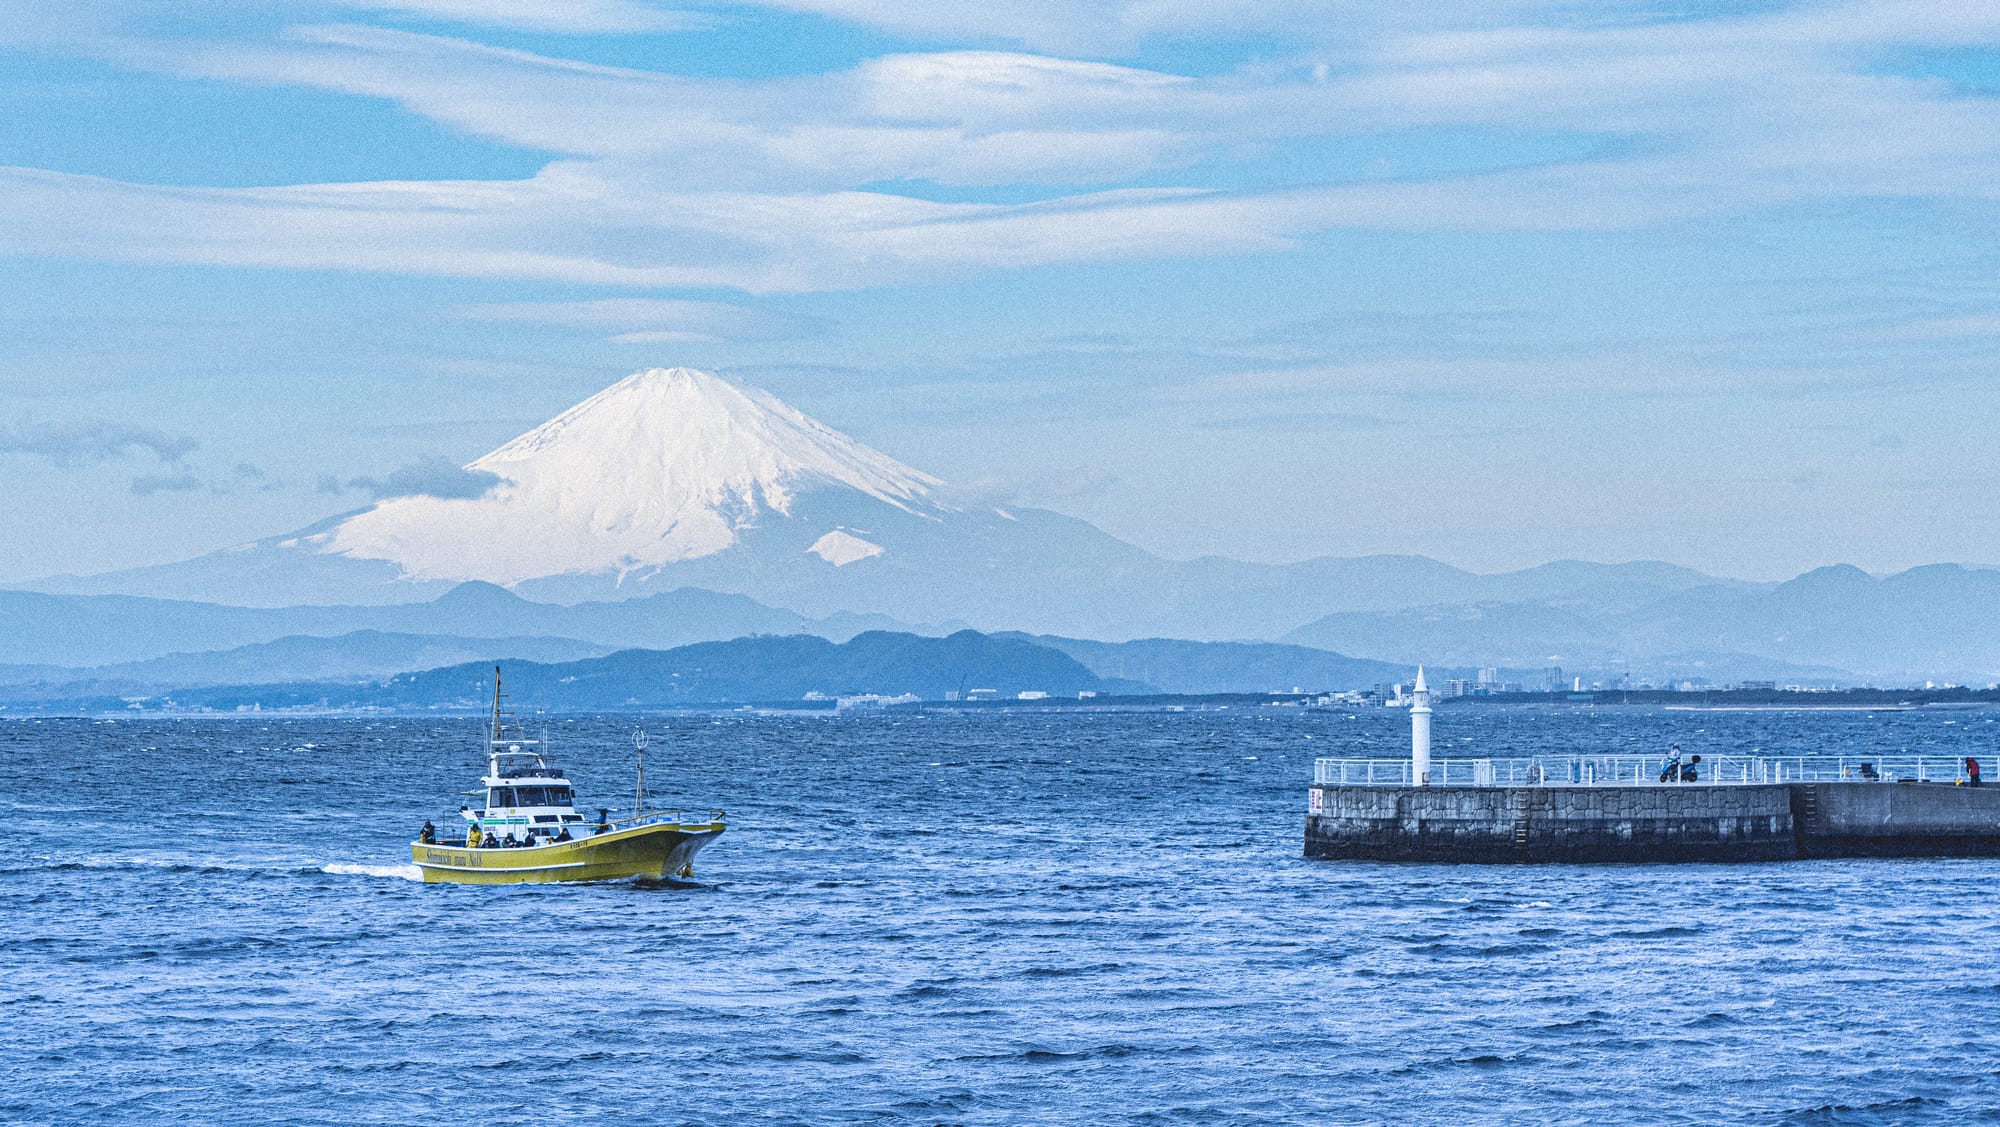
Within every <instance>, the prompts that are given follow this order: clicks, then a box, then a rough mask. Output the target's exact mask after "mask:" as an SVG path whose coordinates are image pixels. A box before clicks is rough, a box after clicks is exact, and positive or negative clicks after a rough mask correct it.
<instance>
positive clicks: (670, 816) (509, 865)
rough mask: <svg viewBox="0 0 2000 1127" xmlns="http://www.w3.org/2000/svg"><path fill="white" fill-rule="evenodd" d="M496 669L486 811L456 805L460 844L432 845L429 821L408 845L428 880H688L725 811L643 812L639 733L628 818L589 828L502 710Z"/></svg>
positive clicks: (568, 792)
mask: <svg viewBox="0 0 2000 1127" xmlns="http://www.w3.org/2000/svg"><path fill="white" fill-rule="evenodd" d="M503 700H504V696H503V694H502V692H501V689H500V670H499V669H498V668H495V669H494V670H493V716H492V721H491V724H490V726H489V727H488V729H487V738H486V774H485V776H484V777H483V778H481V779H480V783H481V785H482V788H483V789H482V791H481V794H482V795H483V797H484V799H485V805H484V806H483V807H482V808H480V809H477V810H475V809H472V808H471V807H469V806H461V807H459V808H458V812H459V816H460V817H461V818H462V819H463V820H464V822H465V829H464V837H463V839H462V844H457V845H454V844H452V843H451V842H449V841H441V840H439V839H438V835H437V831H436V830H435V828H434V827H432V826H431V824H430V823H429V822H426V823H424V832H423V833H422V834H420V835H419V836H418V838H417V840H416V841H413V842H411V843H410V859H411V860H412V861H415V862H416V864H417V868H418V869H419V870H420V871H422V873H423V875H424V880H425V881H427V882H432V883H438V882H450V883H453V884H533V883H539V882H544V881H581V880H619V879H622V878H627V877H652V878H655V879H658V878H661V877H668V876H676V877H691V876H693V875H694V855H695V854H696V853H698V852H700V851H701V848H702V846H705V845H707V844H708V843H709V842H711V841H714V840H715V839H716V838H718V837H720V836H722V831H723V828H724V822H723V814H722V811H720V810H710V811H707V812H706V813H704V814H702V815H700V816H698V817H696V818H694V819H692V820H690V819H689V818H688V817H686V816H684V815H683V814H682V812H681V811H678V810H656V811H651V812H648V811H646V810H645V794H646V784H645V759H644V755H645V737H644V734H643V733H638V734H637V735H636V740H635V742H636V744H637V746H638V749H639V754H640V757H641V758H640V768H639V781H638V785H637V787H636V788H635V790H636V796H635V799H634V808H635V810H636V811H637V813H635V815H634V816H633V817H631V818H627V819H624V820H622V821H615V822H614V821H612V820H611V819H610V816H609V814H610V812H609V810H600V811H599V812H598V817H597V821H596V822H595V823H594V824H586V821H585V819H584V817H583V815H581V814H578V813H577V812H576V807H575V790H574V788H573V787H571V785H570V781H569V779H568V778H567V777H566V776H564V774H563V772H562V771H560V770H558V769H557V768H556V766H555V764H553V763H552V762H550V760H549V756H548V751H547V748H546V747H545V746H544V744H543V742H542V741H540V740H534V739H529V738H527V734H526V733H525V732H523V731H522V730H521V728H520V725H519V724H517V723H515V722H514V720H513V717H512V716H511V715H510V714H509V713H508V712H507V711H506V710H505V709H504V707H503V704H502V702H503Z"/></svg>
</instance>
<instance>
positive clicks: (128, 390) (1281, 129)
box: [0, 0, 2000, 581]
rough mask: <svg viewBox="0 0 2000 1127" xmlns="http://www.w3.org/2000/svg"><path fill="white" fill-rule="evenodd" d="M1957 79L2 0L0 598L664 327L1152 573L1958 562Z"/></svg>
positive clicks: (1759, 51) (673, 345) (1985, 183)
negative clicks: (1183, 560) (17, 586)
mask: <svg viewBox="0 0 2000 1127" xmlns="http://www.w3.org/2000/svg"><path fill="white" fill-rule="evenodd" d="M1406 8H1407V9H1416V10H1411V11H1405V10H1404V9H1406ZM1996 98H2000V8H1995V7H1993V6H1992V5H1989V4H1983V3H1970V2H1958V3H1955V2H1951V0H1930V2H1927V3H1903V2H1886V0H1876V2H1865V0H1856V2H1849V3H1810V4H1787V3H1731V4H1695V3H1637V2H1634V3H1616V2H1610V3H1596V4H1577V3H1531V2H1527V0H1491V2H1487V3H1476V4H1475V3H1455V2H1452V0H1440V2H1439V3H1434V4H1428V5H1383V4H1379V3H1360V2H1348V0H1318V2H1314V0H1282V2H1281V0H1269V2H1267V0H1199V2H1197V0H1120V2H1084V0H1021V2H1018V3H1014V4H1008V5H977V6H970V5H968V6H964V7H963V8H962V9H960V10H953V8H952V7H951V6H946V5H939V4H935V3H921V2H916V0H772V2H768V3H761V4H742V5H732V4H693V5H682V6H675V5H670V4H666V3H657V4H656V3H651V2H645V0H581V2H577V3H568V4H549V3H541V2H537V0H350V2H329V3H286V2H280V0H232V2H229V3H223V2H221V0H177V2H174V3H165V2H159V3H133V2H130V0H118V2H112V0H62V2H54V0H14V3H12V4H10V5H9V15H8V18H7V20H6V21H4V22H0V166H4V167H0V270H4V272H5V273H4V277H5V279H6V285H5V288H4V293H5V295H6V300H5V301H4V302H0V389H3V390H0V394H4V397H5V400H4V401H5V403H6V404H7V406H8V410H7V412H6V417H5V418H4V419H0V475H4V481H5V482H6V486H7V488H6V491H5V494H6V497H7V500H8V504H7V505H6V506H4V511H0V581H5V580H10V579H11V580H22V579H28V578H32V577H35V576H40V575H44V574H48V573H52V572H62V571H98V570H106V569H110V568H115V567H124V566H132V565H136V564H141V563H149V562H163V561H167V560H172V559H180V558H185V557H188V556H192V555H196V554H199V553H201V552H203V551H207V550H210V549H213V548H217V547H221V546H225V545H228V544H231V543H235V542H239V541H242V540H246V539H250V538H253V537H257V536H263V535H269V534H273V533H277V532H282V531H286V530H288V529H291V528H295V527H298V526H301V525H304V524H306V523H309V522H311V521H314V520H317V519H320V518H322V517H325V516H327V515H330V514H332V513H335V512H339V511H343V510H346V509H351V508H354V507H357V506H359V505H361V504H364V503H365V502H366V500H367V498H368V493H367V491H366V490H365V488H361V487H358V486H352V487H351V486H348V485H345V484H340V483H351V482H355V481H356V480H357V479H368V480H373V481H378V482H379V481H382V480H390V479H392V477H393V475H394V474H396V473H398V472H418V471H421V470H422V469H423V468H424V467H435V466H436V465H438V464H439V460H440V459H444V460H448V461H450V462H461V463H462V462H465V461H469V460H471V459H472V458H474V457H476V456H478V455H479V454H481V453H484V452H485V451H486V450H488V449H490V448H491V447H493V446H495V445H497V444H498V443H500V442H501V441H504V440H505V439H507V438H508V437H511V436H512V435H513V434H515V433H517V432H519V431H520V430H522V429H525V428H526V427H528V426H530V425H532V424H534V423H536V422H538V421H540V420H541V419H543V418H545V417H547V416H549V415H551V414H553V413H555V412H556V411H558V410H560V409H561V408H563V407H565V406H567V405H568V404H570V403H572V402H574V401H575V400H577V399H580V398H582V397H584V396H586V395H588V394H590V393H592V392H593V391H595V390H597V389H598V388H600V387H602V386H604V385H606V384H609V383H611V382H612V381H614V380H616V379H617V378H619V377H621V376H623V375H625V374H626V373H628V372H630V371H633V370H635V369H638V368H641V367H648V366H668V365H676V364H686V365H693V366H699V367H707V368H712V369H715V370H720V371H723V372H725V373H727V374H730V375H732V376H734V377H736V378H739V379H741V380H744V381H746V382H750V383H754V384H758V385H761V386H765V387H768V388H770V389H771V390H772V391H774V392H776V393H777V394H779V395H780V396H782V397H784V398H786V399H788V400H790V401H791V402H793V403H795V404H796V405H798V406H799V407H801V408H802V409H804V410H806V411H807V412H809V413H811V414H814V415H817V416H818V417H820V418H822V419H823V420H824V421H826V422H828V423H830V424H832V425H834V426H836V427H839V428H841V429H843V430H846V431H848V432H849V433H852V434H854V435H855V436H857V437H859V438H861V439H863V440H864V441H867V442H869V443H871V444H873V445H875V446H877V447H879V448H881V449H882V450H884V451H885V452H887V453H889V454H892V455H894V456H896V457H898V458H901V459H902V460H904V461H907V462H909V463H911V464H913V465H916V466H918V467H919V468H922V469H925V470H928V471H930V472H932V473H936V474H938V475H940V476H942V477H944V478H945V479H947V480H948V481H950V482H952V483H954V485H955V487H956V488H957V489H958V490H959V491H960V492H961V493H962V494H964V495H966V496H977V497H991V498H999V499H1005V500H1006V501H1008V502H1010V503H1015V504H1040V505H1044V506H1047V507H1050V508H1055V509H1058V510H1061V511H1064V512H1068V513H1072V514H1074V515H1077V516H1081V517H1084V518H1086V519H1089V520H1091V521H1094V522H1096V523H1098V524H1099V525H1101V526H1102V527H1104V528H1106V529H1107V530H1109V531H1111V532H1113V533H1116V534H1118V535H1120V536H1124V537H1126V538H1128V539H1131V540H1133V541H1135V542H1137V543H1139V544H1142V545H1144V546H1146V547H1148V548H1152V549H1154V550H1156V551H1160V552H1163V553H1166V554H1170V555H1175V556H1191V555H1199V554H1211V553H1213V554H1225V555H1233V556H1237V557H1240V558H1246V559H1259V560H1273V561H1282V560H1291V559H1299V558H1304V557H1308V556H1314V555H1355V554H1362V553H1369V552H1383V551H1395V552H1403V551H1407V552H1421V553H1425V554H1430V555H1434V556H1437V557H1439V558H1442V559H1445V560H1448V561H1450V562H1453V563H1458V564H1461V565H1464V566H1468V567H1472V568H1475V569H1479V570H1500V569H1505V568H1513V567H1520V566H1527V565H1532V564H1535V563H1539V562H1543V561H1546V560H1549V559H1555V558H1564V557H1574V558H1589V559H1600V560H1625V559H1640V558H1658V559H1667V560H1671V561H1675V562H1679V563H1685V564H1690V565H1693V566H1697V567H1702V568H1705V569H1708V570H1712V571H1717V572H1721V573H1725V574H1731V575H1740V576H1746V577H1757V578H1766V577H1779V576H1788V575H1790V574H1793V573H1795V572H1797V571H1800V570H1803V569H1805V568H1809V567H1813V566H1817V565H1820V564H1825V563H1831V562H1852V563H1856V564H1860V565H1861V566H1863V567H1866V568H1869V569H1871V570H1875V571H1886V570H1894V569H1899V568H1902V567H1907V566H1911V565H1914V564H1918V563H1924V562H1931V561H1937V560H1957V561H1963V562H1974V563H1994V562H2000V519H1996V506H1995V504H1994V502H1993V500H1992V498H1993V497H1994V495H1995V493H1996V491H2000V454H1996V453H1995V451H1994V442H1993V439H1992V436H1993V435H1994V434H1996V433H2000V425H1996V424H2000V395H1996V392H1995V390H1994V379H1993V358H1994V356H1995V355H1996V348H1995V345H1996V343H2000V269H1996V267H2000V206H1996V203H2000V103H1996V101H1995V99H1996ZM329 481H330V482H332V483H336V484H335V485H334V486H333V487H332V488H329V486H328V484H327V483H328V482H329Z"/></svg>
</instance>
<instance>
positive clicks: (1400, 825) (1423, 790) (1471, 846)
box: [1306, 786, 1797, 863]
mask: <svg viewBox="0 0 2000 1127" xmlns="http://www.w3.org/2000/svg"><path fill="white" fill-rule="evenodd" d="M1314 790H1315V791H1316V792H1317V793H1318V796H1319V800H1318V811H1317V812H1316V813H1314V814H1312V815H1311V816H1309V817H1308V818H1307V819H1306V856H1308V857H1326V858H1352V859H1366V860H1378V861H1477V862H1498V863H1505V862H1526V861H1769V860H1781V859H1785V858H1790V857H1793V856H1796V855H1797V846H1796V844H1795V843H1794V841H1793V835H1792V806H1791V795H1790V790H1789V788H1787V787H1785V786H1734V787H1704V786H1690V787H1666V786H1662V787H1561V786H1550V787H1539V786H1538V787H1504V786H1503V787H1341V786H1321V787H1315V788H1314Z"/></svg>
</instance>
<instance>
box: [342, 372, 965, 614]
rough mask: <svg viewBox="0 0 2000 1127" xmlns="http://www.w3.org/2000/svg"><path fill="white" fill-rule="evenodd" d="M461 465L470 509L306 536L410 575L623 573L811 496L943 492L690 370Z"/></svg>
mask: <svg viewBox="0 0 2000 1127" xmlns="http://www.w3.org/2000/svg"><path fill="white" fill-rule="evenodd" d="M466 468H467V469H470V470H476V471H484V472H487V473H491V474H494V475H496V476H497V477H498V478H499V479H500V482H499V484H498V485H496V486H494V488H492V489H491V490H489V491H488V492H487V493H486V494H485V495H484V496H481V497H477V498H472V499H462V498H441V497H429V496H415V497H397V498H393V499H390V500H386V501H383V502H381V503H380V504H378V505H376V506H375V507H374V508H373V509H370V510H368V511H366V512H363V513H360V514H357V515H356V516H354V517H351V518H349V519H348V520H346V521H344V522H342V523H341V524H340V525H338V526H337V527H335V528H334V529H332V530H330V531H329V532H327V533H325V534H324V535H323V536H322V537H320V538H318V540H319V542H320V543H321V544H322V545H323V546H324V550H327V551H331V552H335V553H339V554H342V555H346V556H349V557H352V558H356V559H375V560H387V561H389V562H392V563H394V564H397V565H398V566H399V567H400V568H401V569H402V571H403V573H404V574H405V575H406V576H407V577H409V578H414V579H483V580H487V581H490V582H494V583H500V584H512V583H517V582H520V581H522V580H525V579H531V578H539V577H544V576H551V575H565V574H576V573H595V572H607V571H609V572H616V573H619V574H624V573H628V572H632V571H636V570H644V569H648V568H655V567H659V566H663V565H666V564H672V563H677V562H681V561H684V560H691V559H697V558H700V557H702V556H707V555H712V554H714V553H716V552H720V551H722V550H724V549H726V548H728V547H729V546H730V545H732V544H734V543H735V542H736V540H737V536H738V533H739V532H740V531H742V530H744V529H747V528H749V527H751V526H753V525H755V524H756V523H757V522H758V520H759V519H760V518H767V517H768V516H769V515H770V514H776V515H778V516H781V517H782V516H784V515H786V514H789V513H790V512H791V511H792V508H793V505H794V503H795V501H796V499H797V498H798V497H799V496H801V495H802V494H805V493H808V492H814V491H818V490H823V489H840V490H847V491H851V492H855V493H860V494H863V495H865V496H867V497H870V498H873V499H874V500H875V501H878V502H881V503H883V504H887V505H892V506H894V507H896V508H898V509H901V510H903V511H905V512H909V513H916V514H920V515H921V514H928V513H931V512H934V511H936V510H937V509H938V506H937V505H936V504H935V503H934V502H933V501H932V500H931V493H932V491H933V490H935V489H936V488H937V487H938V485H939V484H940V483H939V481H938V480H937V479H936V478H933V477H931V476H930V475H928V474H925V473H922V472H920V471H918V470H914V469H911V468H910V467H908V466H905V465H903V464H902V463H900V462H898V461H896V460H895V459H893V458H890V457H888V456H887V455H884V454H881V453H879V452H877V451H875V450H871V449H869V448H868V447H866V446H864V445H862V444H861V443H859V442H856V441H854V440H853V439H851V438H849V437H847V436H846V435H844V434H841V433H840V432H839V431H836V430H834V429H832V428H831V427H828V426H826V425H824V424H822V423H820V422H818V421H816V420H814V419H811V418H808V417H807V416H806V415H804V414H802V413H801V412H799V411H797V410H795V409H793V408H792V407H789V406H787V405H786V404H784V403H783V402H781V401H779V400H778V399H777V398H776V397H775V396H772V395H771V394H769V393H768V392H764V391H760V390H757V389H754V388H747V387H743V386H741V385H738V384H735V383H732V382H730V381H728V380H725V379H723V378H722V377H720V376H716V375H713V374H710V373H708V372H702V371H696V370H695V369H692V368H653V369H648V370H646V371H643V372H637V373H634V374H633V375H631V376H628V377H626V378H625V379H623V380H620V381H619V382H617V383H615V384H613V385H611V386H610V387H608V388H605V389H604V390H603V391H601V392H598V393H597V394H596V395H593V396H591V397H590V398H589V399H586V400H584V401H583V402H581V403H579V404H577V405H576V406H574V407H571V408H570V409H569V410H567V411H564V412H563V413H562V414H560V415H557V416H556V417H555V418H553V419H550V420H549V421H548V422H546V423H543V424H542V425H541V426H538V427H536V428H535V429H533V430H531V431H529V432H528V433H526V434H523V435H521V436H520V437H519V438H516V439H514V440H513V441H511V442H508V443H506V444H505V445H503V446H501V447H500V448H499V449H497V450H494V451H493V452H492V453H490V454H487V455H486V456H484V457H482V458H480V459H478V460H477V461H474V462H473V463H472V464H471V465H470V466H468V467H466Z"/></svg>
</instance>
